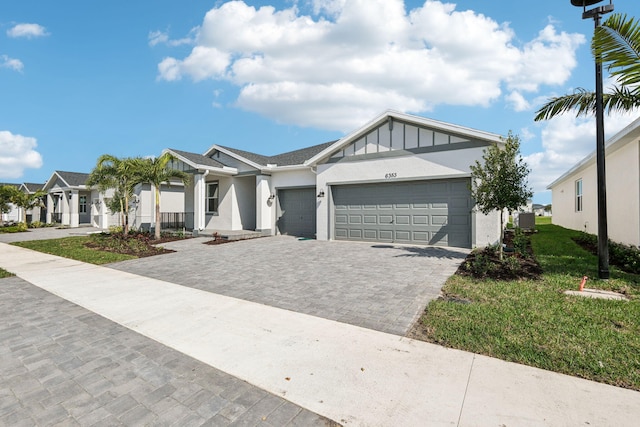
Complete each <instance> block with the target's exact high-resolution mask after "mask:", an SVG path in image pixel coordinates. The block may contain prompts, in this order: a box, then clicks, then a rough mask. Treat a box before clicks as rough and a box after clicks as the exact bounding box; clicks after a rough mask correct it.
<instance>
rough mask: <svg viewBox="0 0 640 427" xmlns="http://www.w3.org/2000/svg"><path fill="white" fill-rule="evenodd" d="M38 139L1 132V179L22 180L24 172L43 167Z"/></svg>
mask: <svg viewBox="0 0 640 427" xmlns="http://www.w3.org/2000/svg"><path fill="white" fill-rule="evenodd" d="M37 145H38V144H37V143H36V139H35V138H32V137H28V136H22V135H15V134H13V133H11V132H9V131H6V130H3V131H0V178H20V177H21V176H22V175H23V173H24V170H25V169H27V168H29V169H37V168H39V167H41V166H42V156H41V155H40V153H38V152H37V151H36V150H35V149H36V147H37Z"/></svg>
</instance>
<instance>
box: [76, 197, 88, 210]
mask: <svg viewBox="0 0 640 427" xmlns="http://www.w3.org/2000/svg"><path fill="white" fill-rule="evenodd" d="M79 200H80V201H79V206H78V210H79V212H80V213H87V196H80V199H79Z"/></svg>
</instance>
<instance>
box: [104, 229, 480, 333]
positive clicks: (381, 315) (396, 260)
mask: <svg viewBox="0 0 640 427" xmlns="http://www.w3.org/2000/svg"><path fill="white" fill-rule="evenodd" d="M208 240H211V239H210V238H204V237H199V238H194V239H187V240H183V241H178V242H172V243H168V244H165V245H163V246H164V247H166V248H168V249H174V250H176V251H177V252H174V253H170V254H165V255H160V256H154V257H149V258H139V259H135V260H129V261H123V262H119V263H114V264H110V265H109V267H111V268H115V269H118V270H123V271H127V272H131V273H135V274H139V275H142V276H147V277H153V278H156V279H160V280H165V281H168V282H172V283H176V284H180V285H185V286H191V287H194V288H198V289H201V290H205V291H210V292H214V293H218V294H222V295H226V296H231V297H235V298H240V299H244V300H247V301H252V302H257V303H262V304H266V305H270V306H273V307H279V308H284V309H287V310H291V311H296V312H300V313H305V314H310V315H314V316H319V317H324V318H327V319H331V320H336V321H339V322H344V323H349V324H353V325H356V326H361V327H365V328H370V329H374V330H378V331H382V332H388V333H393V334H398V335H405V334H406V332H407V331H408V330H409V328H410V327H411V325H412V324H413V322H414V321H415V320H416V319H417V317H418V315H419V314H420V313H421V312H422V311H423V310H424V307H425V306H426V305H427V303H428V302H429V301H430V300H431V299H434V298H437V297H438V295H439V294H440V289H441V288H442V285H443V284H444V282H445V281H446V279H447V278H448V277H449V276H451V275H452V274H453V273H454V272H455V271H456V269H457V268H458V266H459V265H460V263H461V262H462V261H463V260H464V258H465V257H466V256H467V254H468V252H469V251H468V250H466V249H458V248H441V247H429V246H425V247H420V246H406V245H393V244H376V243H362V242H335V241H317V240H299V239H296V238H294V237H290V236H275V237H265V238H260V239H252V240H243V241H238V242H233V243H225V244H222V245H205V244H203V243H204V242H206V241H208Z"/></svg>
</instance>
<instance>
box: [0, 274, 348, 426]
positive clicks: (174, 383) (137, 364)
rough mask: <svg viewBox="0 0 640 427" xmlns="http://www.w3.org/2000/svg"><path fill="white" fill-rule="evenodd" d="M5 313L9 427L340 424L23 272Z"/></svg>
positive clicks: (0, 298) (1, 302) (2, 388)
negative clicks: (59, 294)
mask: <svg viewBox="0 0 640 427" xmlns="http://www.w3.org/2000/svg"><path fill="white" fill-rule="evenodd" d="M0 319H2V321H1V322H0V367H1V368H0V369H1V375H0V425H1V426H12V427H13V426H34V425H35V426H45V425H46V426H55V425H60V426H119V425H125V426H138V425H153V426H181V427H182V426H229V425H233V426H265V427H266V426H326V425H330V426H333V425H336V424H335V423H333V422H332V421H330V420H327V419H325V418H323V417H320V416H319V415H317V414H315V413H312V412H310V411H307V410H305V409H303V408H300V407H298V406H296V405H294V404H292V403H290V402H287V401H285V400H284V399H282V398H281V397H279V396H275V395H273V394H270V393H268V392H266V391H264V390H261V389H259V388H257V387H254V386H252V385H250V384H248V383H246V382H244V381H242V380H239V379H237V378H235V377H232V376H230V375H228V374H225V373H224V372H221V371H219V370H217V369H215V368H212V367H210V366H208V365H206V364H204V363H201V362H199V361H197V360H195V359H193V358H191V357H189V356H186V355H184V354H182V353H180V352H178V351H175V350H173V349H171V348H168V347H166V346H164V345H162V344H160V343H158V342H156V341H153V340H151V339H149V338H146V337H144V336H142V335H140V334H138V333H136V332H133V331H131V330H129V329H127V328H125V327H123V326H121V325H118V324H116V323H114V322H111V321H110V320H107V319H105V318H103V317H101V316H99V315H97V314H95V313H92V312H90V311H88V310H86V309H84V308H82V307H79V306H77V305H75V304H73V303H70V302H68V301H66V300H63V299H61V298H59V297H57V296H55V295H52V294H50V293H48V292H46V291H44V290H42V289H40V288H37V287H35V286H33V285H31V284H29V283H27V282H25V281H23V280H21V279H19V278H17V277H11V278H5V279H1V280H0Z"/></svg>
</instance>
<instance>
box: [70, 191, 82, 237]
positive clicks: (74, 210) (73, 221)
mask: <svg viewBox="0 0 640 427" xmlns="http://www.w3.org/2000/svg"><path fill="white" fill-rule="evenodd" d="M69 195H70V197H69V227H74V228H75V227H78V226H79V225H80V215H79V214H78V206H79V203H80V197H79V194H78V191H77V190H71V191H70V192H69Z"/></svg>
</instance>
